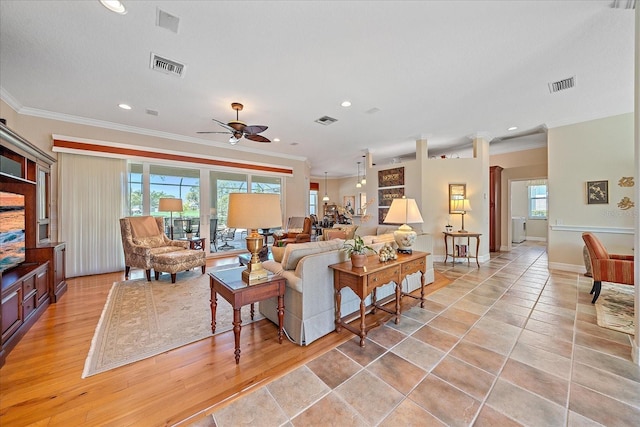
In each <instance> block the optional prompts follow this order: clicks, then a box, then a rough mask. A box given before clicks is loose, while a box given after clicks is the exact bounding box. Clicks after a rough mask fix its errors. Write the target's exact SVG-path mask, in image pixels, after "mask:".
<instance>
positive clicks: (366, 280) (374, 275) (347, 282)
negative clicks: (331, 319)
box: [329, 251, 429, 347]
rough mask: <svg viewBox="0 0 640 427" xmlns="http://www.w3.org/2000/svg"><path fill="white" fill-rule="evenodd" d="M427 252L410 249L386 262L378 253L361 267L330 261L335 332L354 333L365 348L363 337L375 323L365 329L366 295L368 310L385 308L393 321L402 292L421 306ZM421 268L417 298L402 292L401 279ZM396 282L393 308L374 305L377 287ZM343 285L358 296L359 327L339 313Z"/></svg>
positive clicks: (373, 310) (347, 262)
mask: <svg viewBox="0 0 640 427" xmlns="http://www.w3.org/2000/svg"><path fill="white" fill-rule="evenodd" d="M428 255H429V253H428V252H418V251H413V253H412V254H398V259H396V260H393V261H387V262H380V260H379V259H378V256H377V255H371V256H369V257H367V263H366V264H365V266H364V267H353V266H352V265H351V261H346V262H341V263H339V264H332V265H330V266H329V267H331V268H332V269H333V288H334V292H335V311H336V320H335V323H336V332H340V331H341V330H342V328H343V327H344V328H345V329H347V330H349V331H351V332H353V333H354V334H356V335H358V336H359V337H360V347H364V339H365V338H366V337H367V331H368V330H369V329H371V328H373V327H376V326H378V324H377V323H376V324H374V325H372V326H370V327H369V328H367V326H366V324H365V315H366V306H365V302H364V300H365V299H366V298H367V295H369V294H371V313H375V310H376V309H380V310H383V311H386V312H387V313H390V314H393V315H395V322H396V324H397V323H399V322H400V298H401V297H402V296H403V295H407V296H410V297H412V298H417V299H420V307H421V308H424V273H425V272H426V266H427V256H428ZM418 271H420V272H421V273H422V276H421V277H420V297H415V296H413V295H411V294H409V293H404V292H402V281H403V280H404V279H405V277H407V276H408V275H409V274H412V273H416V272H418ZM392 281H393V282H395V284H396V291H395V293H396V306H395V311H391V310H388V309H386V308H385V307H382V306H380V305H377V301H376V288H377V287H379V286H382V285H385V284H387V283H389V282H392ZM342 288H351V290H353V292H355V294H356V295H358V297H359V298H360V328H359V329H357V328H354V327H353V326H351V325H349V324H347V323H345V322H344V321H343V319H342V316H341V313H340V304H341V302H342V294H341V293H340V291H341V290H342Z"/></svg>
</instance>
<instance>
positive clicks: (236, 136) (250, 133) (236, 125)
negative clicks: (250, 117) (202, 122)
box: [197, 102, 271, 145]
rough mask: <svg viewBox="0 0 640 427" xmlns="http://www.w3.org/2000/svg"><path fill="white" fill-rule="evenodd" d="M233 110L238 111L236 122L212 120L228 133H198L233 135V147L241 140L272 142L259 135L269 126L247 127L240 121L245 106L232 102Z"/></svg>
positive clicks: (230, 142)
mask: <svg viewBox="0 0 640 427" xmlns="http://www.w3.org/2000/svg"><path fill="white" fill-rule="evenodd" d="M231 108H233V109H234V110H236V119H235V120H230V121H229V122H227V123H224V122H221V121H220V120H217V119H211V120H213V121H214V122H216V123H218V124H219V125H220V126H222V127H223V128H225V129H226V131H224V132H216V131H211V132H197V133H226V134H231V137H230V138H229V144H231V145H236V144H237V143H238V141H239V140H240V139H241V138H243V137H244V138H246V139H248V140H250V141H254V142H271V140H269V139H268V138H266V137H264V136H262V135H258V134H259V133H262V132H264V131H265V130H267V129H268V128H269V127H268V126H264V125H250V126H247V125H246V124H245V123H244V122H241V121H240V117H239V113H238V112H239V111H242V109H243V108H244V106H243V105H242V104H241V103H239V102H232V103H231Z"/></svg>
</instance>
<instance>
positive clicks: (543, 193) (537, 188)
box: [529, 184, 547, 219]
mask: <svg viewBox="0 0 640 427" xmlns="http://www.w3.org/2000/svg"><path fill="white" fill-rule="evenodd" d="M529 219H547V184H536V185H529Z"/></svg>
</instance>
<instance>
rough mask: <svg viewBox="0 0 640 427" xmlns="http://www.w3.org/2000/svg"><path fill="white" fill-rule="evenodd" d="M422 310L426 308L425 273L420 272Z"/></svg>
mask: <svg viewBox="0 0 640 427" xmlns="http://www.w3.org/2000/svg"><path fill="white" fill-rule="evenodd" d="M420 308H424V271H421V272H420Z"/></svg>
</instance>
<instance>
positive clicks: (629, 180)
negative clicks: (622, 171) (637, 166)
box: [618, 176, 635, 187]
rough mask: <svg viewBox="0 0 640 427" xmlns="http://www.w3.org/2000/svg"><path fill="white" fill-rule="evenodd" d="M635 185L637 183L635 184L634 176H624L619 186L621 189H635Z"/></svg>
mask: <svg viewBox="0 0 640 427" xmlns="http://www.w3.org/2000/svg"><path fill="white" fill-rule="evenodd" d="M634 184H635V183H634V182H633V177H632V176H623V177H622V178H620V180H619V181H618V185H619V186H620V187H633V185H634Z"/></svg>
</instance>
